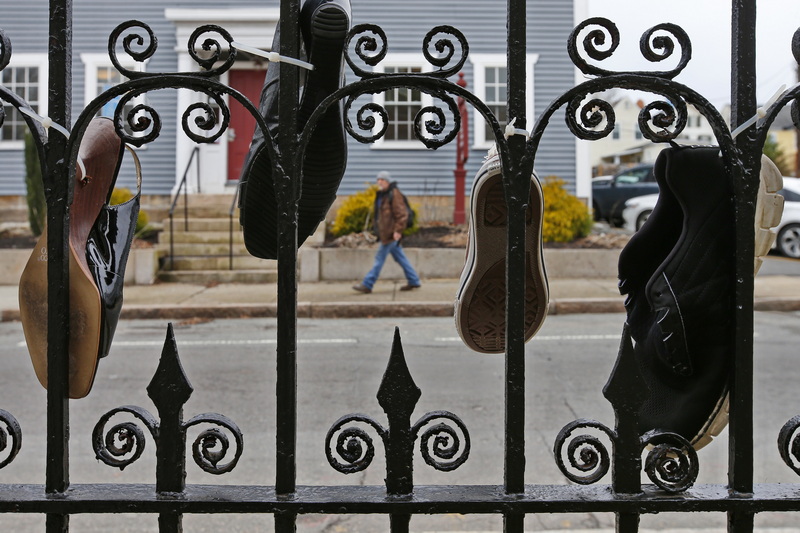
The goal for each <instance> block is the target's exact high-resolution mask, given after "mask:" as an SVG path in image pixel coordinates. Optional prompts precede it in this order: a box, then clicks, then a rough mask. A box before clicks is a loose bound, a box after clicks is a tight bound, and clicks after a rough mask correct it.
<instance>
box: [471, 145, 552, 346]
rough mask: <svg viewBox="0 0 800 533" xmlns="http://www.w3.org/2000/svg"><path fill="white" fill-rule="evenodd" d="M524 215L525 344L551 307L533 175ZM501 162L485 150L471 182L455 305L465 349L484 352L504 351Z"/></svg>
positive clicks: (541, 209) (540, 206)
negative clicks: (463, 248) (464, 242)
mask: <svg viewBox="0 0 800 533" xmlns="http://www.w3.org/2000/svg"><path fill="white" fill-rule="evenodd" d="M528 206H529V208H528V211H527V213H526V217H525V341H526V342H527V341H528V340H530V339H531V338H532V337H533V336H534V335H535V334H536V332H537V331H538V330H539V328H540V327H541V326H542V323H543V322H544V319H545V316H546V314H547V306H548V303H549V290H548V285H547V274H546V272H545V268H544V261H543V259H542V217H543V216H544V199H543V195H542V187H541V185H540V184H539V179H538V178H537V177H536V174H533V175H532V176H531V192H530V200H529V202H528ZM507 215H508V212H507V209H506V203H505V196H504V194H503V181H502V175H501V170H500V158H499V156H498V154H497V152H496V151H495V149H494V148H493V149H492V150H490V151H489V155H488V157H487V158H486V161H485V162H484V163H483V165H482V166H481V168H480V169H479V170H478V173H477V174H476V175H475V179H474V181H473V184H472V196H471V198H470V212H469V241H468V244H467V258H466V261H465V264H464V269H463V270H462V272H461V283H460V286H459V290H458V293H457V296H456V301H455V321H456V329H457V330H458V334H459V335H460V336H461V339H462V340H463V341H464V344H466V345H467V346H468V347H469V348H471V349H473V350H475V351H477V352H482V353H502V352H504V351H505V349H506V242H507V235H506V233H507V232H506V221H507Z"/></svg>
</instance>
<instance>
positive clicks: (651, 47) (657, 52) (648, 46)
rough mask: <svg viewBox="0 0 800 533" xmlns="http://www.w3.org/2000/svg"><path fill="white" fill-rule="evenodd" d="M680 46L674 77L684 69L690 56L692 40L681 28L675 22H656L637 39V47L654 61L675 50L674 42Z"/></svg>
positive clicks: (662, 58) (663, 58)
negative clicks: (679, 56)
mask: <svg viewBox="0 0 800 533" xmlns="http://www.w3.org/2000/svg"><path fill="white" fill-rule="evenodd" d="M676 41H677V42H678V44H679V46H680V47H681V58H680V63H679V64H678V66H676V67H675V69H673V72H674V74H673V75H671V76H669V77H671V78H672V77H674V76H675V75H677V74H678V73H679V72H680V71H682V70H683V69H684V67H685V66H686V64H687V63H688V62H689V59H691V57H692V42H691V41H690V40H689V36H688V35H687V34H686V32H685V31H683V28H681V27H680V26H676V25H675V24H668V23H666V24H658V25H656V26H653V27H652V28H650V29H649V30H647V31H646V32H645V33H644V34H643V35H642V38H641V40H640V41H639V49H640V50H641V51H642V55H643V56H644V57H645V59H647V60H648V61H651V62H653V63H656V62H658V61H664V60H665V59H667V58H669V57H670V56H672V54H673V53H674V52H675V42H676Z"/></svg>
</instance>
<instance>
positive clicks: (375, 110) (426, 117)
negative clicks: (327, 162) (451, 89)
mask: <svg viewBox="0 0 800 533" xmlns="http://www.w3.org/2000/svg"><path fill="white" fill-rule="evenodd" d="M394 87H396V88H401V87H408V88H412V87H410V86H406V85H403V84H398V85H396V86H394ZM413 89H415V90H420V91H423V92H425V93H427V94H431V95H432V96H433V97H434V98H435V99H437V100H439V101H440V102H442V103H443V104H444V105H445V106H446V107H447V109H448V110H449V117H450V118H451V119H452V120H448V113H446V112H445V111H444V110H443V109H442V107H440V106H437V105H430V106H425V107H423V108H421V109H420V110H419V111H418V112H417V114H416V115H415V116H414V126H413V128H414V130H413V131H414V135H415V137H416V138H417V139H418V140H419V141H420V142H422V144H424V145H425V147H426V148H430V149H433V150H435V149H437V148H440V147H442V146H444V145H446V144H447V143H449V142H451V141H452V140H453V139H455V138H456V135H458V131H459V129H460V128H461V115H460V113H459V110H458V105H457V104H456V102H455V100H454V99H453V98H452V97H450V96H449V95H447V94H446V93H444V92H442V91H433V90H427V89H420V88H419V87H413ZM358 96H361V95H360V94H356V95H352V96H350V97H349V98H348V100H347V102H346V103H345V116H348V117H349V112H350V109H351V108H352V106H353V103H354V102H356V98H357V97H358ZM376 117H377V119H379V120H376ZM379 121H380V124H378V122H379ZM356 124H357V127H358V130H356V129H355V128H354V127H353V123H352V122H351V121H350V119H349V118H348V119H347V120H346V121H345V129H346V130H347V132H348V134H350V135H351V136H352V137H353V138H354V139H356V140H357V141H359V142H361V143H364V144H367V143H373V142H375V141H377V140H378V139H381V138H382V137H383V136H384V135H385V134H386V131H387V128H388V125H389V113H388V112H387V111H386V108H384V107H383V106H381V105H380V104H378V103H376V102H368V103H365V104H363V105H362V106H361V107H360V108H359V109H358V111H357V112H356ZM362 132H363V133H362Z"/></svg>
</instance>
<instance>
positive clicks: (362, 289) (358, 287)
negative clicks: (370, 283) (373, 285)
mask: <svg viewBox="0 0 800 533" xmlns="http://www.w3.org/2000/svg"><path fill="white" fill-rule="evenodd" d="M353 290H354V291H358V292H363V293H364V294H369V293H371V292H372V289H370V288H369V287H367V286H366V285H364V284H363V283H359V284H358V285H353Z"/></svg>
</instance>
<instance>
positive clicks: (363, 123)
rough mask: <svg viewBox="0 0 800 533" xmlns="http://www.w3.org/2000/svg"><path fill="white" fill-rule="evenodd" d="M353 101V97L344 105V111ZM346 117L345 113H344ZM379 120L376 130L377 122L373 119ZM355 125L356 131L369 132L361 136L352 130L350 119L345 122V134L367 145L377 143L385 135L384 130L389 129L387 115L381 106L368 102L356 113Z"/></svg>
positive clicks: (348, 108) (347, 109)
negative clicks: (378, 126)
mask: <svg viewBox="0 0 800 533" xmlns="http://www.w3.org/2000/svg"><path fill="white" fill-rule="evenodd" d="M354 101H355V96H353V97H351V98H349V99H348V100H347V103H346V104H345V110H346V111H349V110H350V108H351V107H352V105H353V102H354ZM345 116H347V113H345ZM376 116H377V117H378V118H379V119H380V129H378V130H376V129H375V127H376V125H377V123H378V121H376V120H375V117H376ZM356 123H357V124H358V129H359V130H360V131H364V132H370V134H369V135H361V134H360V133H358V132H357V131H356V130H355V129H354V128H353V124H352V122H350V119H348V120H347V121H346V122H345V129H346V130H347V132H348V133H349V134H350V135H351V136H352V137H353V138H354V139H356V140H357V141H358V142H360V143H364V144H368V143H372V142H375V141H377V140H378V139H380V138H381V137H383V136H384V135H385V134H386V129H387V128H388V127H389V113H388V112H387V111H386V108H384V107H383V106H382V105H379V104H377V103H375V102H369V103H367V104H365V105H363V106H361V108H360V109H359V110H358V111H357V112H356Z"/></svg>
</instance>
